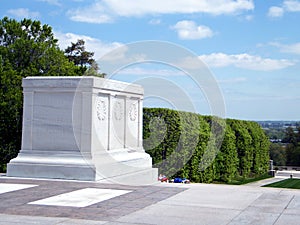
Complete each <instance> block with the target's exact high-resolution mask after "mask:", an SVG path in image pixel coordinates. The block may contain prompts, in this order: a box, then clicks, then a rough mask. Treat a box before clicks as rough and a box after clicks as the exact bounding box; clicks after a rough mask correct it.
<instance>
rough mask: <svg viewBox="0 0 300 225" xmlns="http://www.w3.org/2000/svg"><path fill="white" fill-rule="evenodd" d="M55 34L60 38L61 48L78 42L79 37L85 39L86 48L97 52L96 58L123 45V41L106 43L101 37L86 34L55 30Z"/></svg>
mask: <svg viewBox="0 0 300 225" xmlns="http://www.w3.org/2000/svg"><path fill="white" fill-rule="evenodd" d="M54 34H55V37H56V38H57V39H58V40H59V42H58V44H59V47H60V48H61V49H66V48H67V47H68V46H70V45H71V42H73V43H76V42H77V40H78V39H83V40H84V41H85V47H86V50H87V51H90V52H94V53H95V54H94V57H93V58H94V59H96V60H97V59H99V58H100V57H102V56H103V55H105V54H106V53H108V52H110V51H112V50H113V49H115V48H118V47H120V46H122V43H119V42H112V43H104V42H102V41H101V40H99V39H96V38H92V37H89V36H85V35H78V34H73V33H61V32H54Z"/></svg>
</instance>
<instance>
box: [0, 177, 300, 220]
mask: <svg viewBox="0 0 300 225" xmlns="http://www.w3.org/2000/svg"><path fill="white" fill-rule="evenodd" d="M278 179H282V178H273V179H271V180H267V181H263V182H261V181H260V182H259V183H256V184H255V183H252V184H250V185H243V186H232V185H216V184H167V183H159V184H157V185H153V186H135V187H133V186H123V185H117V184H104V183H96V182H76V181H61V180H51V181H50V180H36V179H15V178H6V177H4V176H2V177H1V178H0V224H123V225H124V224H218V225H219V224H239V225H240V224H276V225H280V224H284V225H286V224H289V225H292V224H299V221H300V191H298V190H291V189H275V188H263V187H259V186H260V185H262V184H264V183H266V182H272V181H274V180H278ZM93 195H94V196H93ZM49 202H50V203H49Z"/></svg>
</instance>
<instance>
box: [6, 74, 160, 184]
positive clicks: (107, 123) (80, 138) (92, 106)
mask: <svg viewBox="0 0 300 225" xmlns="http://www.w3.org/2000/svg"><path fill="white" fill-rule="evenodd" d="M23 93H24V107H23V130H22V147H21V150H20V152H19V154H18V156H17V157H16V158H14V159H12V160H11V161H10V162H9V164H8V165H7V176H13V177H35V178H60V179H75V180H88V181H96V180H111V181H112V182H114V181H115V182H121V183H122V182H123V183H124V182H127V181H130V182H133V183H134V184H141V183H143V184H145V183H152V182H155V181H156V180H157V169H154V168H152V159H151V157H150V156H149V155H148V154H147V153H145V151H144V149H143V143H142V141H143V140H142V138H143V137H142V126H143V125H142V122H143V121H142V120H143V115H142V113H143V111H142V110H143V88H142V87H141V86H139V85H134V84H128V83H124V82H119V81H114V80H109V79H103V78H97V77H27V78H25V79H23Z"/></svg>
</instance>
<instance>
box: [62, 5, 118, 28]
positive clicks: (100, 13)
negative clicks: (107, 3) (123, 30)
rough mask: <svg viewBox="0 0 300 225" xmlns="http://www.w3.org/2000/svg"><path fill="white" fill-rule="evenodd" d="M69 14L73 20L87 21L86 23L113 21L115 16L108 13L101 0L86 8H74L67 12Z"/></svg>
mask: <svg viewBox="0 0 300 225" xmlns="http://www.w3.org/2000/svg"><path fill="white" fill-rule="evenodd" d="M67 15H68V16H69V17H70V19H71V20H73V21H78V22H86V23H96V24H101V23H111V22H113V18H112V17H111V15H108V13H107V12H106V9H105V7H103V6H102V4H101V2H98V3H95V4H94V5H92V6H87V7H85V8H78V9H72V10H69V11H68V12H67Z"/></svg>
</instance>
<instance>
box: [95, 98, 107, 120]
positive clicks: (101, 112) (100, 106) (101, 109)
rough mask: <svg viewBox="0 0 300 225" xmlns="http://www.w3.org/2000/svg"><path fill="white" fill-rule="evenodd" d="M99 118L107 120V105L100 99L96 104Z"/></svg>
mask: <svg viewBox="0 0 300 225" xmlns="http://www.w3.org/2000/svg"><path fill="white" fill-rule="evenodd" d="M96 109H97V117H98V119H99V120H105V119H106V115H107V107H106V103H105V101H104V100H103V99H100V98H98V99H97V102H96Z"/></svg>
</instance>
